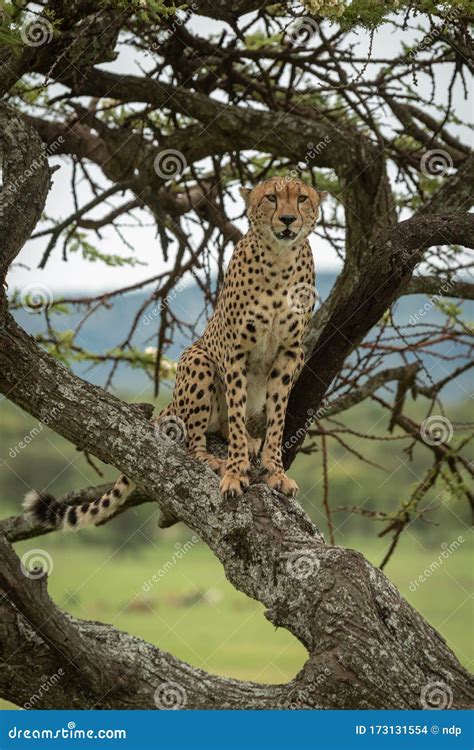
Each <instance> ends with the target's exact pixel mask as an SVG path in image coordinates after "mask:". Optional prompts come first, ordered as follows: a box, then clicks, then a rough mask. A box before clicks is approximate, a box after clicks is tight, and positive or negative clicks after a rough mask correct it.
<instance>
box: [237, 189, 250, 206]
mask: <svg viewBox="0 0 474 750" xmlns="http://www.w3.org/2000/svg"><path fill="white" fill-rule="evenodd" d="M251 192H252V188H246V187H241V188H239V193H240V195H241V196H242V198H243V199H244V203H245V206H246V207H247V206H248V204H249V195H250V193H251Z"/></svg>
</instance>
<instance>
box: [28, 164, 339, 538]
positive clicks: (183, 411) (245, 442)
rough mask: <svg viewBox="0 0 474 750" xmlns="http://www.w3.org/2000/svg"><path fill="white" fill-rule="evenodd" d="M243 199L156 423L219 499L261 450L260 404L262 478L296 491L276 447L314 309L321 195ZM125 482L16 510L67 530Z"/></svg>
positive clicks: (127, 487) (299, 190)
mask: <svg viewBox="0 0 474 750" xmlns="http://www.w3.org/2000/svg"><path fill="white" fill-rule="evenodd" d="M242 195H243V197H244V199H245V201H246V206H247V215H248V218H249V222H250V229H249V231H248V232H247V234H246V235H245V236H244V237H243V238H242V239H241V240H240V242H239V243H238V245H237V247H236V248H235V251H234V253H233V255H232V258H231V261H230V264H229V267H228V269H227V273H226V275H225V279H224V283H223V286H222V289H221V292H220V294H219V298H218V301H217V305H216V309H215V311H214V314H213V315H212V317H211V318H210V320H209V322H208V325H207V327H206V330H205V332H204V334H203V335H202V336H201V338H200V339H199V340H198V341H196V342H195V343H194V344H193V345H192V346H190V347H189V348H188V349H186V350H185V351H184V353H183V355H182V356H181V359H180V361H179V363H178V368H177V375H176V383H175V387H174V392H173V400H172V403H171V404H170V405H169V406H168V407H167V408H166V409H165V410H164V411H163V412H162V413H161V414H160V415H159V416H158V418H157V420H156V421H157V425H158V429H160V425H163V428H164V431H165V432H166V422H167V420H170V419H171V420H172V419H176V420H179V422H180V424H182V425H183V432H184V435H185V438H186V442H187V446H188V451H189V453H190V455H191V456H193V457H194V458H196V459H199V460H201V461H204V462H205V463H206V464H208V465H209V466H210V467H211V468H212V469H213V470H214V471H215V472H216V473H218V474H219V475H220V476H221V482H220V488H221V492H222V494H223V495H225V496H237V495H240V494H241V493H242V491H243V490H244V489H245V488H246V487H247V486H248V484H249V480H248V474H249V469H250V463H249V455H250V454H257V453H258V452H259V450H260V447H261V445H260V443H261V441H259V440H257V439H255V438H252V437H251V436H250V435H249V433H248V431H247V427H246V424H247V423H248V420H249V419H250V418H251V417H252V416H254V415H256V414H257V413H259V412H260V411H261V409H262V408H263V407H266V416H267V427H266V435H265V441H264V444H263V449H262V452H261V463H262V466H263V468H264V469H265V474H264V477H263V481H265V482H266V483H267V484H268V485H269V487H271V488H273V489H277V490H280V491H281V492H283V493H285V494H288V495H293V494H296V492H297V491H298V487H297V485H296V482H294V481H293V480H292V479H290V478H289V477H287V476H286V474H285V473H284V471H283V465H282V448H281V443H282V435H283V428H284V422H285V415H286V409H287V404H288V397H289V394H290V391H291V388H292V386H293V383H294V382H295V380H296V378H297V377H298V374H299V372H300V370H301V367H302V366H303V361H304V357H303V350H302V346H301V345H302V341H303V337H304V334H305V331H306V328H307V325H308V323H309V320H310V318H311V314H312V310H313V307H314V299H315V294H314V286H315V273H314V264H313V256H312V252H311V248H310V245H309V242H308V236H309V234H310V233H311V232H312V231H313V229H314V226H315V224H316V221H317V219H318V215H319V204H320V202H321V200H322V199H323V198H324V196H325V194H324V193H318V192H317V191H316V190H314V189H313V188H312V187H310V186H308V185H306V184H305V183H303V182H302V181H300V180H296V179H286V178H272V179H270V180H266V181H265V182H262V183H260V184H259V185H257V186H256V187H254V188H253V189H250V190H247V189H243V190H242ZM301 289H304V290H306V297H307V298H306V299H304V300H303V302H304V304H302V303H301V300H300V299H299V298H298V294H299V291H298V290H301ZM295 290H296V291H295ZM308 291H309V292H310V293H309V295H308ZM293 295H295V296H296V300H295V299H294V296H293ZM303 296H304V295H303ZM210 432H220V433H221V434H222V435H223V436H224V437H225V438H226V439H227V440H228V444H229V450H228V458H227V460H223V459H220V458H217V457H216V456H214V455H212V454H211V453H209V452H208V450H207V447H206V434H207V433H210ZM133 488H134V485H133V483H132V482H130V481H129V480H128V479H127V478H126V477H125V476H123V475H121V476H120V477H119V479H118V480H117V482H116V483H115V485H114V487H113V488H112V489H111V490H109V491H108V492H107V493H106V494H105V495H103V497H101V498H99V499H97V500H95V501H93V502H91V503H84V504H83V505H79V506H73V507H70V508H69V509H66V508H65V507H64V506H62V505H60V504H59V503H57V502H56V501H55V500H54V498H51V496H50V495H40V494H38V493H29V495H27V499H25V508H26V509H27V510H28V511H29V512H30V513H31V514H32V515H33V516H34V517H35V519H36V520H37V521H39V522H42V523H45V524H47V525H54V526H60V527H62V528H63V529H65V530H68V529H71V530H75V529H79V528H82V527H83V526H87V525H89V524H91V523H93V524H97V523H99V522H101V521H103V520H105V519H106V518H107V517H108V516H110V515H112V514H113V513H115V512H116V510H117V507H118V506H120V505H121V504H123V503H124V502H125V500H126V498H127V496H128V495H129V494H130V492H131V491H132V490H133Z"/></svg>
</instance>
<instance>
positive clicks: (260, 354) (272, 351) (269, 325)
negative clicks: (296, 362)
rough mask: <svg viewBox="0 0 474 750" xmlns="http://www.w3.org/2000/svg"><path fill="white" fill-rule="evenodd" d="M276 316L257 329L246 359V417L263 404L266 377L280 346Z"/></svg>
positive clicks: (259, 409) (258, 409)
mask: <svg viewBox="0 0 474 750" xmlns="http://www.w3.org/2000/svg"><path fill="white" fill-rule="evenodd" d="M278 332H279V325H278V316H275V317H274V319H273V320H272V321H265V325H264V326H262V328H261V330H260V331H258V334H259V335H258V337H257V343H256V344H255V345H254V346H253V348H252V349H251V350H250V352H249V356H248V360H247V419H248V418H250V417H251V416H253V415H254V414H257V413H258V412H260V411H261V409H262V408H263V406H264V405H265V399H266V389H267V379H268V375H269V374H270V371H271V369H272V367H273V363H274V361H275V358H276V356H277V354H278V350H279V349H280V347H281V344H282V342H281V339H280V338H279V335H278Z"/></svg>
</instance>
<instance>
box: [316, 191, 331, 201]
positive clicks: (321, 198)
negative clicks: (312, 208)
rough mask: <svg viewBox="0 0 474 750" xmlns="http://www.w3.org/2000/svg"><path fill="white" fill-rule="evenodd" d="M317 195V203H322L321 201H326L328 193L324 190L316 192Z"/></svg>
mask: <svg viewBox="0 0 474 750" xmlns="http://www.w3.org/2000/svg"><path fill="white" fill-rule="evenodd" d="M317 195H318V199H319V202H320V203H322V202H323V201H325V200H326V198H327V197H328V195H329V193H328V192H327V191H326V190H318V191H317Z"/></svg>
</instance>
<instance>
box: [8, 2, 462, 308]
mask: <svg viewBox="0 0 474 750" xmlns="http://www.w3.org/2000/svg"><path fill="white" fill-rule="evenodd" d="M189 26H190V28H191V29H192V30H193V31H195V32H196V33H198V34H199V35H200V36H207V37H208V36H209V35H210V34H215V33H219V32H220V30H221V29H222V27H223V23H222V22H218V21H212V20H210V19H204V18H203V17H200V16H196V15H194V16H193V17H192V18H191V19H190V22H189ZM354 36H355V37H357V42H358V44H359V50H358V54H360V55H362V54H363V53H364V51H365V52H367V51H368V49H369V35H368V34H367V33H366V32H364V31H359V32H358V33H357V34H355V35H354ZM413 36H414V35H413V33H412V32H410V31H407V32H403V34H402V32H400V34H399V35H398V34H397V35H394V33H393V29H392V27H388V26H382V27H380V29H378V30H377V32H376V34H375V38H374V43H373V56H374V57H376V56H377V55H381V56H387V54H388V50H390V54H393V52H394V51H395V52H396V51H397V50H398V49H399V47H400V43H401V41H402V40H403V42H404V43H406V44H410V43H411V41H412V40H413ZM394 45H396V47H395V50H393V46H394ZM140 62H141V63H143V64H144V66H145V67H148V66H149V61H147V60H146V59H144V58H143V57H141V59H138V58H135V57H134V55H133V53H132V51H131V50H130V49H129V48H127V47H121V50H120V55H119V57H118V59H117V60H116V61H114V62H113V63H108V64H106V65H103V66H101V67H103V68H104V69H108V70H112V71H114V72H116V73H124V74H125V73H129V74H130V73H135V74H137V75H141V74H142V71H141V70H140V66H139V63H140ZM447 82H448V68H446V69H445V70H444V71H441V72H440V78H439V80H438V85H437V96H438V100H441V101H442V98H443V96H444V95H445V92H446V88H447ZM428 87H429V84H428V82H427V81H426V80H423V79H420V92H421V93H422V94H423V95H426V94H429V88H428ZM470 93H471V96H470V98H469V99H468V100H466V99H464V96H463V94H462V91H461V88H460V87H459V86H457V87H456V89H455V91H454V101H455V104H456V109H457V113H458V117H459V118H460V120H461V121H463V122H466V123H468V122H472V111H473V107H472V91H471V92H470ZM451 130H452V132H454V133H457V134H459V135H460V136H461V137H462V138H463V140H464V141H465V142H470V139H471V134H470V132H469V131H468V130H467V128H465V127H462V126H459V127H457V128H452V129H451ZM50 162H51V164H54V165H58V166H59V169H58V170H57V171H56V172H55V173H54V175H53V186H52V189H51V190H50V193H49V195H48V199H47V203H46V213H47V214H48V215H49V216H54V217H55V218H56V219H58V220H63V219H65V218H66V217H67V216H68V215H69V214H70V213H72V212H73V208H74V207H73V200H72V193H71V189H70V184H71V166H70V162H69V160H68V158H67V157H64V158H61V157H52V158H51V159H50ZM89 171H90V173H91V174H93V175H94V176H95V177H96V179H97V180H98V182H99V183H100V184H102V185H104V187H107V186H108V185H109V183H107V182H106V180H105V179H104V178H103V177H102V175H101V172H100V170H99V169H98V168H97V167H95V166H94V165H92V166H91V167H90V170H89ZM90 197H91V196H90V193H89V189H88V188H87V187H86V186H85V185H84V188H83V193H82V194H81V193H80V199H81V200H83V201H84V202H85V201H86V200H88V199H90ZM235 199H236V201H237V204H236V205H235V206H232V204H229V206H228V209H229V212H233V213H234V214H235V213H239V212H241V211H242V209H243V205H242V203H241V199H240V197H239V196H238V194H237V192H236V193H235ZM125 200H126V199H125V198H122V197H121V198H120V199H119V203H122V202H124V201H125ZM236 206H237V208H236ZM104 213H106V209H104V207H99V209H98V210H96V211H95V212H90V213H89V214H88V218H98V217H99V216H102V215H104ZM136 216H137V217H138V220H139V221H138V222H137V224H138V223H141V224H142V225H141V226H138V225H135V226H125V227H124V228H123V230H122V231H123V234H124V236H125V237H126V239H127V242H128V243H129V244H130V245H131V246H132V247H133V248H134V257H136V258H137V260H139V261H140V263H142V264H144V265H136V266H135V267H133V268H131V267H128V266H125V267H121V268H111V267H109V266H107V265H105V264H104V263H102V262H95V263H90V262H88V261H86V260H84V259H83V258H82V257H81V255H80V254H78V253H75V254H73V253H70V254H69V257H68V260H67V261H65V260H63V258H62V246H61V242H60V243H58V245H57V246H56V248H55V251H54V253H53V255H52V257H51V260H50V262H49V263H48V265H47V266H46V268H45V269H43V270H41V269H38V263H39V261H40V259H41V256H42V254H43V251H44V248H45V246H46V244H47V240H45V239H44V238H38V239H33V240H30V241H29V242H28V243H27V244H26V245H25V247H24V248H23V250H22V251H21V253H20V254H19V256H18V258H17V263H16V264H15V266H14V267H13V268H12V269H11V271H10V273H9V276H8V283H9V288H10V290H13V289H15V288H16V289H19V290H20V291H21V290H23V289H25V288H26V287H28V286H29V285H33V286H34V285H38V284H39V285H43V286H45V287H46V288H48V289H49V290H51V292H52V293H53V294H57V293H58V292H74V293H77V292H80V293H84V294H85V295H89V294H95V293H99V292H102V291H108V290H111V289H116V288H119V287H121V286H125V285H128V284H134V283H137V282H139V281H141V280H143V279H145V278H147V277H149V276H152V275H155V274H159V273H161V272H162V271H164V270H166V268H167V267H169V265H168V266H167V264H166V263H165V261H164V260H163V258H162V254H161V247H160V242H159V238H157V236H156V228H155V226H154V224H153V220H152V219H153V217H152V216H151V214H150V213H148V212H146V211H140V212H139V213H138V212H137V213H136ZM125 223H127V224H129V222H128V221H126V222H125ZM237 223H238V222H237ZM239 226H240V228H241V229H242V230H243V231H245V228H246V225H245V222H244V221H242V222H241V223H240V224H239ZM41 228H42V227H41V226H40V225H38V227H37V228H36V231H38V229H41ZM90 239H91V242H92V243H93V244H94V246H96V247H97V248H98V249H99V250H100V251H102V252H104V253H108V254H119V255H124V256H130V255H132V251H131V250H129V249H127V248H124V246H123V244H122V242H121V241H120V239H119V237H118V236H117V234H116V233H115V231H114V230H111V229H110V228H106V229H104V230H103V231H102V235H101V238H100V239H99V240H98V239H97V236H96V235H94V234H92V233H91V234H90ZM312 246H313V253H314V257H315V262H316V267H317V270H319V271H320V272H324V271H334V270H337V269H338V268H339V267H340V261H339V259H338V258H337V256H336V255H335V253H334V251H333V250H332V248H331V247H330V245H329V244H328V243H327V242H325V241H324V240H321V239H319V238H313V240H312ZM229 253H230V249H229Z"/></svg>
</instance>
